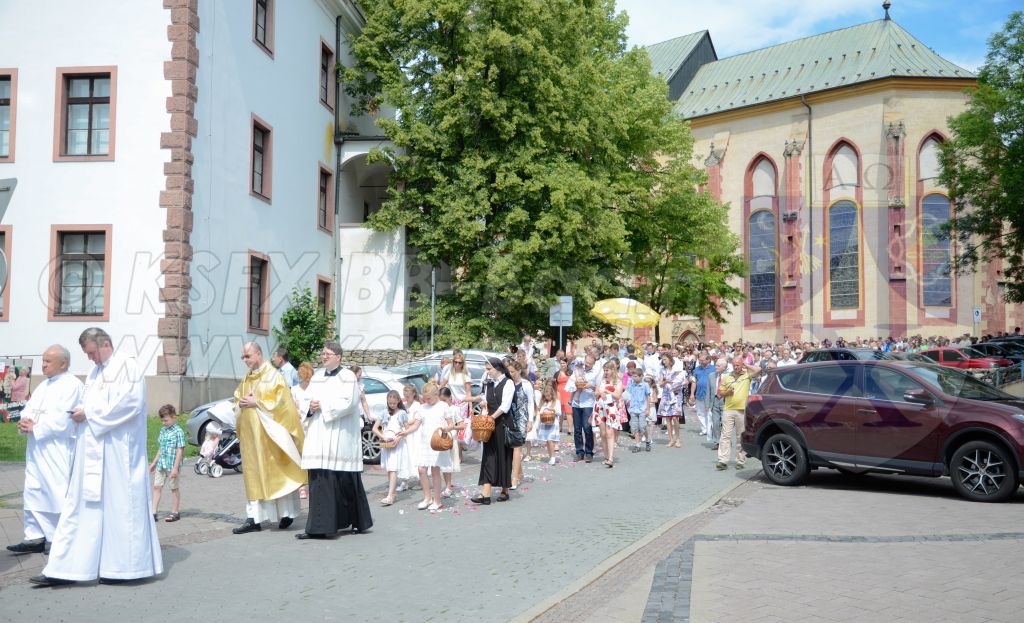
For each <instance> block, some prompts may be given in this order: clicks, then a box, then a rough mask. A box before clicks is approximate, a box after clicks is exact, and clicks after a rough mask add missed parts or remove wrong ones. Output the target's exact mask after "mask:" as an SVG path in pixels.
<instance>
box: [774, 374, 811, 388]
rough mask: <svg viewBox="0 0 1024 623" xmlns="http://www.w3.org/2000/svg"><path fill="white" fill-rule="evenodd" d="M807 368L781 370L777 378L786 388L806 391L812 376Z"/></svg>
mask: <svg viewBox="0 0 1024 623" xmlns="http://www.w3.org/2000/svg"><path fill="white" fill-rule="evenodd" d="M807 372H808V369H807V368H792V369H789V370H786V371H784V372H779V373H778V374H777V375H776V378H777V379H778V381H779V384H780V385H782V386H783V387H784V388H786V389H788V390H791V391H794V392H806V391H809V390H808V389H807V381H808V379H809V378H810V377H809V375H808V374H807Z"/></svg>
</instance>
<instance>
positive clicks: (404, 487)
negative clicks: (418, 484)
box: [395, 481, 409, 491]
mask: <svg viewBox="0 0 1024 623" xmlns="http://www.w3.org/2000/svg"><path fill="white" fill-rule="evenodd" d="M408 489H409V485H407V484H405V481H402V482H400V483H398V487H397V488H396V489H395V491H407V490H408Z"/></svg>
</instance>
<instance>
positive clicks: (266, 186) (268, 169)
mask: <svg viewBox="0 0 1024 623" xmlns="http://www.w3.org/2000/svg"><path fill="white" fill-rule="evenodd" d="M257 129H259V130H260V131H262V132H263V134H264V138H263V145H261V146H260V148H259V151H260V154H261V155H262V159H261V162H262V165H263V168H262V170H261V171H260V190H259V191H256V189H255V188H254V186H253V184H254V182H255V179H256V170H255V167H256V149H257V148H256V130H257ZM273 165H274V128H273V127H272V126H271V125H270V124H269V123H267V122H266V121H264V120H263V119H261V118H260V117H258V116H257V115H256V114H253V115H252V119H251V121H250V123H249V194H250V195H252V196H253V197H256V198H257V199H259V200H260V201H265V202H266V203H270V204H272V203H273V186H274V166H273Z"/></svg>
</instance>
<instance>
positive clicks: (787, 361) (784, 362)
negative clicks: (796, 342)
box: [778, 348, 797, 368]
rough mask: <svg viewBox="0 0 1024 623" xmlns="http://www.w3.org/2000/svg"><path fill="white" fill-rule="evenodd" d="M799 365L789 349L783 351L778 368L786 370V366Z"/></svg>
mask: <svg viewBox="0 0 1024 623" xmlns="http://www.w3.org/2000/svg"><path fill="white" fill-rule="evenodd" d="M796 364H797V361H796V358H795V357H793V351H791V350H789V349H788V348H783V349H782V357H780V358H779V363H778V367H780V368H785V367H786V366H795V365H796Z"/></svg>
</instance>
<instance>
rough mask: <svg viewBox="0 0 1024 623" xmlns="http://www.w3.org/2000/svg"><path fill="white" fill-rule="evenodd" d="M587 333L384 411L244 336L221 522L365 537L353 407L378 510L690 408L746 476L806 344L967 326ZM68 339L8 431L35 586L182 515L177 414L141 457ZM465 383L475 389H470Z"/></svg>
mask: <svg viewBox="0 0 1024 623" xmlns="http://www.w3.org/2000/svg"><path fill="white" fill-rule="evenodd" d="M1014 335H1020V329H1019V328H1017V329H1015V332H1014ZM987 337H996V336H987ZM586 341H587V340H586V339H584V340H582V341H581V342H583V343H578V344H575V345H569V348H568V350H567V351H563V350H558V351H557V352H556V353H555V354H554V355H553V356H547V355H546V354H545V353H544V352H542V351H541V350H540V349H538V348H536V347H535V345H534V344H533V342H532V338H531V337H530V336H529V335H527V336H526V337H524V339H523V342H522V343H521V344H518V345H514V346H512V347H511V348H510V349H509V354H508V355H506V356H504V357H492V358H489V359H488V360H487V362H486V365H485V366H484V370H485V372H484V378H483V379H473V378H472V376H471V374H470V372H469V370H468V368H467V364H466V357H465V355H464V353H463V352H462V351H460V350H455V351H454V352H453V354H452V357H451V358H450V360H447V361H445V362H444V365H443V367H442V368H441V370H439V371H438V373H437V374H436V375H435V378H434V380H432V381H430V382H428V383H427V384H426V385H425V386H424V387H422V389H421V390H417V388H416V387H415V386H413V385H407V386H405V387H404V391H403V393H402V394H399V393H398V392H397V391H391V392H390V393H388V395H387V408H386V409H385V410H384V412H383V413H381V414H376V413H373V412H371V410H370V409H369V407H368V405H367V401H366V397H365V395H364V394H363V390H362V387H361V384H360V382H359V381H360V375H361V370H360V369H359V367H358V366H349V367H346V366H343V365H342V359H343V351H342V348H341V346H340V344H338V343H337V342H333V341H328V342H326V343H325V344H324V345H323V348H322V350H321V352H320V366H319V367H317V368H315V369H314V367H313V365H312V364H311V363H308V362H306V363H302V364H300V365H299V367H298V368H297V369H296V368H294V367H292V366H291V364H290V363H288V361H287V355H288V353H287V352H286V351H283V350H282V349H279V350H277V351H275V352H274V353H272V355H271V360H267V359H265V358H264V356H263V352H262V349H261V348H260V346H259V345H258V344H256V343H255V342H249V343H246V344H245V345H244V347H243V350H242V360H243V362H244V363H245V365H246V367H247V369H248V373H247V374H246V376H245V377H244V378H243V379H242V381H241V383H240V384H239V385H238V388H237V389H236V391H235V394H234V405H235V407H236V408H237V411H238V414H237V439H238V443H239V444H240V446H241V454H242V456H244V457H245V469H244V472H243V481H244V488H245V494H246V500H247V503H246V509H245V510H246V520H245V522H244V523H243V524H242V525H241V526H239V527H237V528H235V529H234V530H233V532H234V533H235V534H246V533H250V532H259V531H261V530H262V524H263V523H264V522H277V526H278V528H279V529H286V528H288V527H289V526H290V525H291V524H292V523H293V521H294V520H295V519H296V518H298V517H299V515H300V513H301V506H300V504H301V503H300V500H301V499H302V498H304V497H308V500H309V508H308V512H307V517H306V524H305V530H304V531H303V532H301V533H297V534H296V535H295V536H296V538H298V539H301V540H305V539H325V538H330V537H332V536H333V535H335V534H336V533H337V532H339V531H340V530H346V529H351V530H352V531H353V532H357V533H360V532H366V531H368V530H369V529H370V528H371V527H372V526H373V519H372V516H371V512H370V506H369V503H368V500H367V494H366V491H365V489H364V487H363V483H362V472H363V452H362V436H361V431H362V428H363V424H364V418H368V419H369V420H370V421H371V422H372V425H373V431H374V434H376V435H377V437H378V438H379V439H380V441H381V446H382V456H381V466H382V469H383V470H384V471H385V472H387V475H388V490H387V494H386V495H385V497H384V498H382V499H381V500H380V504H381V505H383V506H391V505H392V504H395V503H396V501H397V494H398V493H399V492H401V491H405V490H409V489H414V488H416V487H417V486H418V487H419V488H420V489H421V490H422V493H423V496H422V499H421V500H420V502H419V503H418V504H417V505H416V507H417V508H418V509H420V510H425V511H430V512H436V511H439V510H441V509H442V508H443V507H444V506H445V504H446V500H447V499H448V498H450V497H451V496H452V495H453V487H454V483H453V480H452V478H453V474H455V473H458V472H460V471H461V470H462V464H463V457H464V453H466V452H474V451H476V450H479V451H480V453H481V455H480V468H479V476H478V479H477V484H478V485H479V487H480V489H479V492H478V493H477V495H475V496H473V497H471V498H470V499H471V500H472V502H473V503H475V504H478V505H490V504H491V503H492V501H495V500H496V501H498V502H506V501H509V500H510V499H512V496H511V494H510V492H511V491H514V490H515V489H517V488H518V486H519V484H520V483H522V482H523V479H524V474H523V463H524V462H527V461H531V460H534V459H535V458H536V460H538V461H544V460H546V461H547V462H548V464H549V465H556V464H557V463H558V461H560V460H561V457H560V456H559V447H560V443H561V439H562V435H563V434H565V435H571V437H572V448H573V457H572V459H573V460H574V461H575V462H583V463H586V464H589V463H592V462H593V461H594V457H595V454H597V453H598V452H599V453H600V456H601V458H602V461H601V464H602V465H603V466H604V467H606V468H608V469H611V468H614V467H615V466H616V464H618V463H619V462H620V461H621V458H620V457H619V456H617V455H616V452H617V450H618V449H621V450H628V451H630V452H632V453H634V454H638V453H642V452H650V451H652V448H653V447H654V446H655V445H659V446H661V445H663V446H664V447H665V448H681V447H682V443H683V440H682V427H681V424H682V423H684V422H685V417H686V415H687V414H692V415H693V416H694V417H695V418H696V424H697V425H698V427H699V431H700V433H699V434H700V435H701V436H702V437H704V438H706V440H707V442H708V443H707V446H708V447H710V448H711V449H712V450H713V451H714V452H715V453H716V458H715V461H714V463H713V464H714V466H715V468H716V469H719V470H724V469H727V468H728V465H729V463H730V462H734V465H735V468H736V469H743V467H744V466H745V461H746V455H745V454H744V452H743V449H742V447H741V445H740V443H739V440H740V435H741V434H742V432H743V426H744V409H745V406H746V402H747V398H748V396H749V394H750V393H751V392H753V391H756V389H757V387H758V385H759V384H760V383H761V382H762V381H763V379H764V378H765V375H766V374H767V372H768V371H769V370H771V369H772V368H775V367H782V366H790V365H795V364H796V363H797V361H798V360H799V357H800V356H801V354H802V353H803V352H805V351H807V350H810V349H814V348H820V347H829V346H833V345H834V346H840V347H842V346H847V347H865V348H875V349H878V350H885V351H904V352H916V351H919V350H924V349H927V348H933V347H936V346H942V345H946V344H961V343H966V342H970V341H971V337H970V336H962V337H960V338H952V339H951V338H940V337H932V338H921V337H912V338H907V339H904V338H898V339H897V338H886V339H881V338H877V339H855V340H850V341H844V340H842V339H837V340H836V342H835V344H832V343H829V341H828V340H822V342H820V343H810V342H802V343H799V342H795V341H789V340H784V341H783V342H782V343H779V344H763V343H762V344H750V343H746V342H734V343H727V342H723V343H722V344H715V343H712V342H709V343H706V344H704V343H680V344H676V345H671V344H660V345H659V344H655V343H653V342H647V343H644V344H640V345H637V344H633V343H631V342H629V341H627V340H621V341H618V342H613V343H608V344H605V343H602V342H601V341H600V340H597V339H590V343H586ZM79 345H80V346H81V348H82V352H83V353H84V354H85V355H86V357H88V358H89V360H90V361H92V362H93V364H94V366H93V369H92V370H91V371H90V373H89V374H88V376H87V377H86V381H85V383H84V384H83V383H82V382H81V381H79V380H78V379H77V378H76V377H75V376H73V375H71V374H69V373H68V366H69V364H70V360H71V355H70V352H69V351H68V350H67V349H66V348H64V347H63V346H60V345H53V346H51V347H49V348H48V349H47V350H46V352H45V353H44V355H43V358H42V369H43V374H44V375H45V377H46V380H45V382H43V383H42V384H41V385H40V386H39V387H38V388H37V389H36V390H35V391H34V392H32V394H31V396H30V397H29V399H28V402H27V404H26V406H25V409H24V412H23V416H22V418H21V420H20V422H19V424H18V426H19V431H20V432H21V433H22V434H25V435H27V436H28V444H27V451H26V465H25V489H24V501H25V502H24V533H25V538H24V540H23V541H22V542H21V543H17V544H14V545H10V546H8V548H7V549H8V550H10V551H11V552H13V553H15V554H25V553H31V552H48V553H49V560H48V563H47V565H46V567H45V568H44V569H43V572H42V574H41V575H38V576H35V577H33V578H31V581H32V582H33V583H35V584H38V585H43V586H54V585H63V584H74V583H76V582H83V581H91V580H95V579H97V578H98V579H99V581H100V582H101V583H120V582H127V581H133V580H138V579H143V578H147V577H151V576H154V575H157V574H160V573H162V571H163V561H162V558H161V554H160V546H159V542H158V540H157V534H156V529H155V521H157V520H158V519H159V516H158V514H157V508H158V506H159V501H160V497H161V491H162V489H163V487H164V486H167V485H169V487H170V489H171V492H172V509H173V510H172V512H171V513H170V514H169V515H167V516H166V518H165V521H177V520H178V519H179V518H180V514H179V505H180V495H179V493H178V474H179V471H180V468H181V464H182V456H183V448H184V445H185V443H184V436H183V434H182V432H181V429H180V428H179V427H178V426H177V422H176V412H175V409H174V407H173V406H171V405H165V406H164V407H162V408H161V409H160V413H159V416H160V418H161V423H162V424H163V428H162V429H161V432H160V435H159V438H158V440H159V447H160V449H159V451H158V453H157V455H156V456H155V457H153V458H152V460H151V461H150V460H147V448H146V439H147V436H146V418H147V412H146V387H145V379H144V374H143V373H142V370H141V369H140V367H139V366H138V364H137V363H136V362H135V360H134V359H133V358H131V357H129V356H127V355H124V354H122V353H120V352H115V350H114V347H113V342H112V340H111V338H110V336H109V335H108V334H107V333H106V332H105V331H103V330H102V329H99V328H90V329H87V330H86V331H84V332H83V333H82V334H81V336H80V338H79ZM478 380H480V381H482V387H483V391H482V392H480V393H479V394H478V395H474V393H473V386H474V383H475V382H476V381H478ZM485 433H486V434H485ZM662 433H664V435H662ZM662 437H664V442H662ZM535 450H536V452H537V456H536V457H534V451H535ZM150 474H152V478H151V477H150ZM495 489H497V490H498V495H497V497H496V498H495V497H494V490H495ZM143 501H144V502H145V503H144V504H143V503H142V502H143ZM115 534H116V535H118V536H117V538H103V537H104V535H115Z"/></svg>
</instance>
